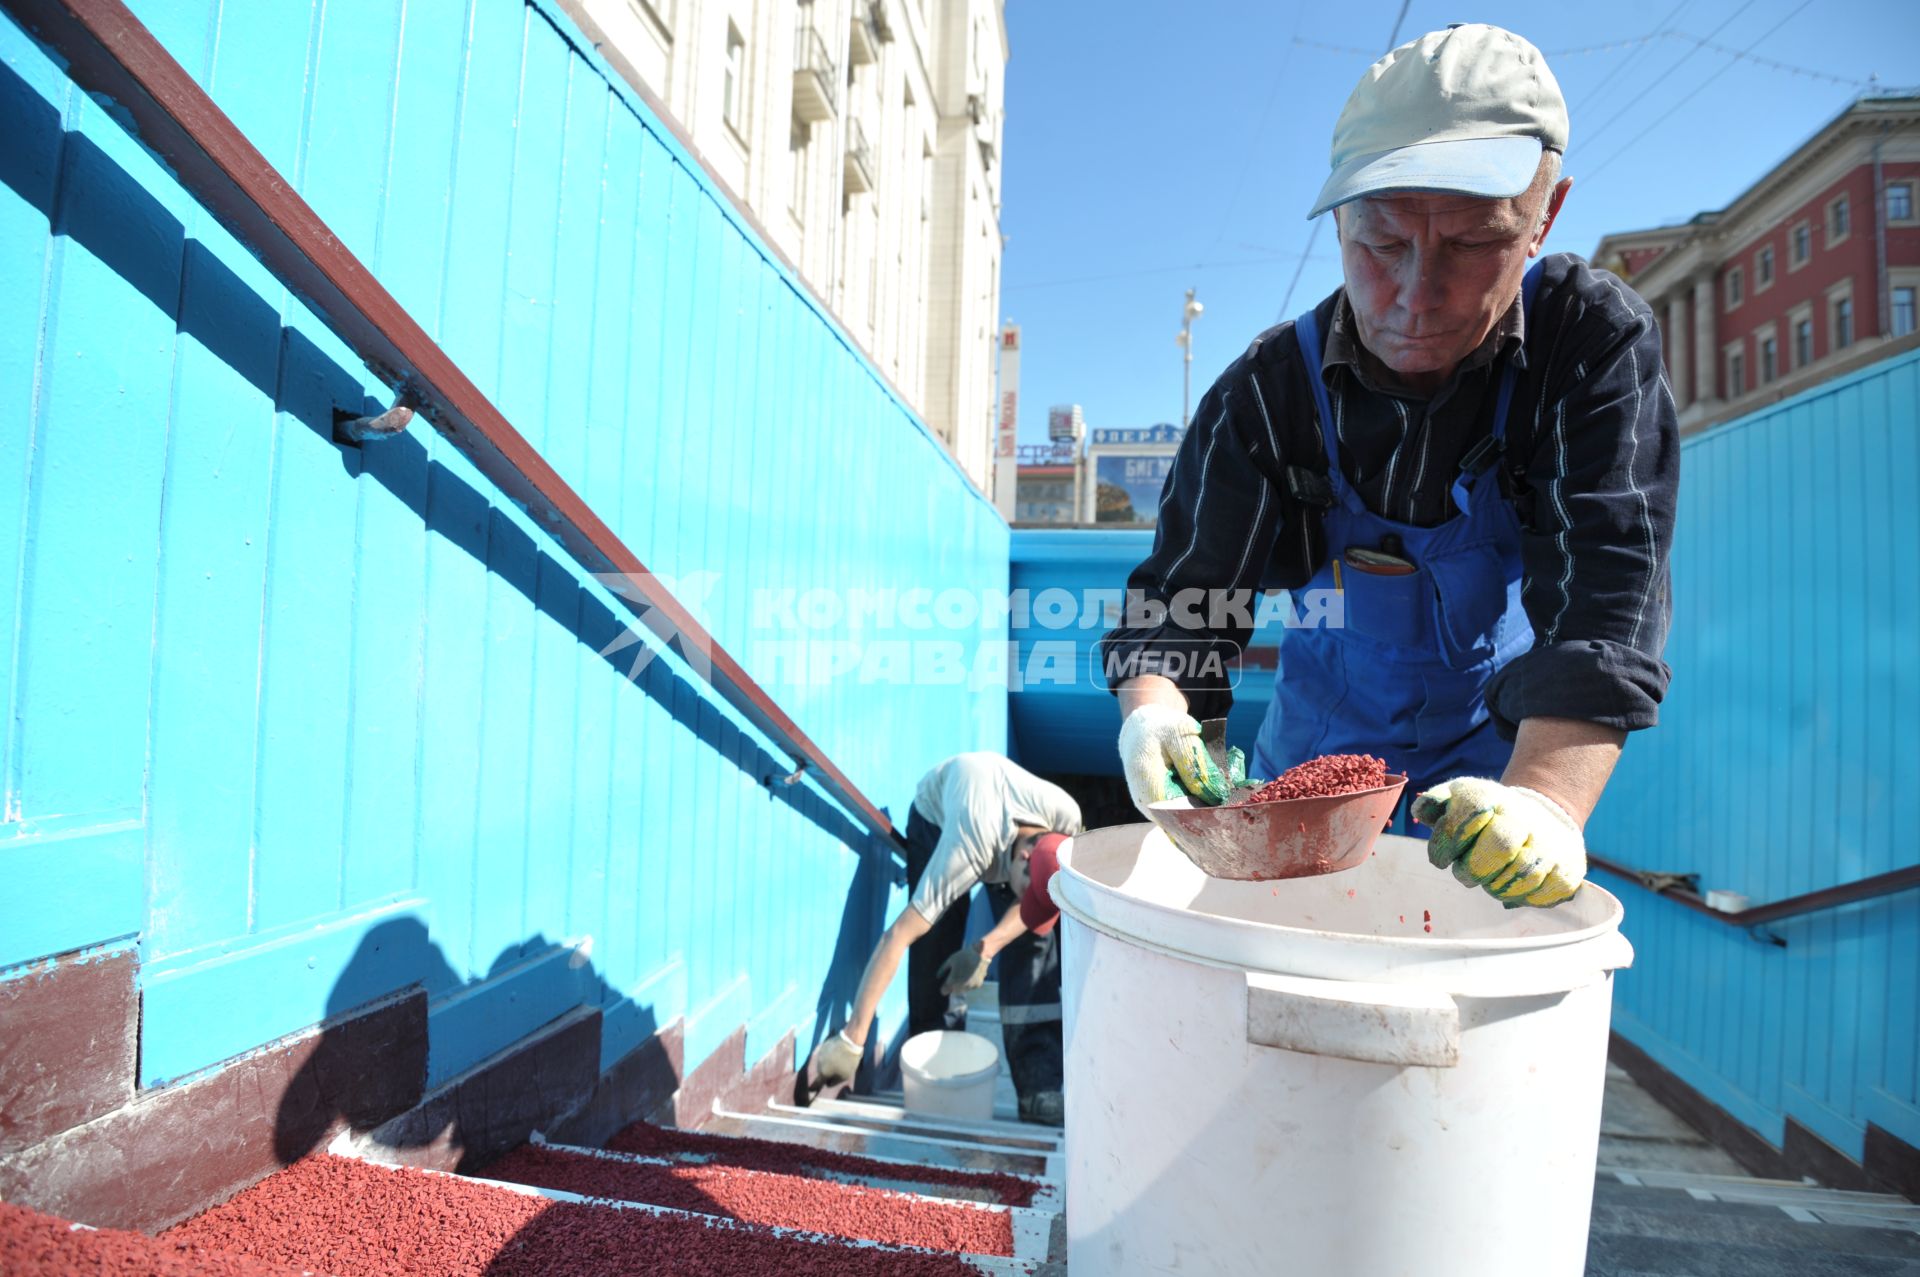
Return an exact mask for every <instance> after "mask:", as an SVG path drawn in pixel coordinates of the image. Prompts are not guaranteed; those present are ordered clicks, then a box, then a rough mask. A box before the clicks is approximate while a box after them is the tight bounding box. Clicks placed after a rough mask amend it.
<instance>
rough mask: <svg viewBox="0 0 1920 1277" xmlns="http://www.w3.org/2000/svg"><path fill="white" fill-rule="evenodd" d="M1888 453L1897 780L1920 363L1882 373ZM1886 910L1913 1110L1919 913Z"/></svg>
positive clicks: (1916, 581) (1892, 1069)
mask: <svg viewBox="0 0 1920 1277" xmlns="http://www.w3.org/2000/svg"><path fill="white" fill-rule="evenodd" d="M1887 379H1888V382H1889V386H1890V389H1889V393H1888V397H1887V398H1888V419H1887V435H1888V452H1887V466H1886V471H1887V475H1888V486H1889V487H1890V488H1891V490H1892V493H1893V495H1894V499H1893V501H1892V502H1891V504H1890V515H1891V518H1890V524H1891V527H1890V530H1889V533H1888V538H1887V539H1888V558H1889V559H1890V560H1891V562H1892V563H1893V564H1894V568H1893V572H1892V574H1891V577H1890V579H1889V580H1888V582H1887V591H1888V597H1889V598H1890V600H1891V601H1892V603H1893V608H1892V611H1891V614H1890V616H1889V632H1890V634H1891V635H1892V637H1893V640H1894V647H1893V650H1894V652H1895V653H1897V656H1896V659H1895V660H1894V662H1893V666H1894V668H1893V671H1892V675H1891V686H1892V691H1893V694H1892V695H1891V696H1890V697H1888V700H1889V701H1890V702H1891V703H1892V704H1893V705H1894V707H1895V709H1894V719H1893V721H1894V722H1895V723H1896V724H1897V728H1896V730H1895V731H1894V732H1893V741H1892V748H1891V750H1890V752H1889V754H1888V757H1887V760H1886V762H1887V768H1888V772H1889V774H1890V775H1891V776H1893V777H1894V778H1895V783H1896V784H1898V783H1900V782H1899V779H1898V778H1901V777H1911V776H1915V775H1920V740H1916V734H1915V732H1914V730H1913V723H1914V721H1915V718H1916V716H1920V670H1916V669H1915V668H1914V664H1913V662H1912V661H1911V660H1910V659H1907V657H1906V653H1907V652H1908V651H1910V650H1911V636H1913V635H1914V634H1920V506H1917V505H1916V503H1915V502H1914V500H1913V498H1912V494H1913V493H1914V492H1915V491H1920V364H1916V362H1915V361H1914V360H1913V359H1911V358H1909V359H1906V360H1902V361H1901V362H1900V363H1898V364H1896V365H1894V366H1893V367H1892V368H1890V369H1889V370H1888V373H1887ZM1912 824H1913V820H1912V815H1911V808H1910V807H1903V808H1902V810H1901V813H1900V817H1899V819H1898V821H1897V824H1896V830H1897V831H1904V832H1905V833H1906V834H1907V837H1906V838H1905V839H1904V840H1903V841H1902V844H1901V845H1902V846H1903V847H1905V848H1907V849H1908V850H1909V852H1910V849H1911V830H1912ZM1897 906H1898V907H1895V908H1892V909H1891V910H1890V911H1889V912H1890V917H1891V928H1890V930H1891V935H1890V952H1889V954H1888V968H1889V978H1888V982H1887V992H1888V996H1887V1003H1886V1007H1887V1047H1886V1071H1885V1078H1886V1082H1885V1085H1886V1088H1887V1090H1888V1091H1889V1092H1890V1093H1891V1094H1893V1095H1895V1096H1898V1097H1899V1098H1901V1099H1902V1100H1904V1101H1905V1102H1906V1103H1908V1104H1914V1105H1920V908H1916V907H1915V905H1914V903H1913V897H1912V896H1907V897H1905V898H1903V899H1901V900H1899V901H1898V902H1897Z"/></svg>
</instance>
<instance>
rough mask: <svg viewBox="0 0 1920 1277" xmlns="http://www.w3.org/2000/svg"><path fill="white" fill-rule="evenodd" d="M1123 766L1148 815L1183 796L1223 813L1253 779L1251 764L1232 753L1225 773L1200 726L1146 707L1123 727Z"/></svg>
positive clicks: (1162, 708) (1167, 709) (1163, 708)
mask: <svg viewBox="0 0 1920 1277" xmlns="http://www.w3.org/2000/svg"><path fill="white" fill-rule="evenodd" d="M1120 765H1121V767H1122V769H1123V770H1124V771H1125V772H1126V775H1127V791H1128V792H1129V793H1130V794H1132V795H1133V802H1134V805H1135V806H1136V807H1138V808H1140V810H1141V811H1142V812H1143V813H1144V812H1145V811H1146V809H1147V806H1148V804H1150V803H1158V802H1165V801H1166V800H1167V799H1169V798H1178V797H1180V796H1181V795H1182V794H1185V795H1186V796H1187V797H1189V798H1191V799H1192V800H1193V801H1194V802H1196V803H1199V804H1200V805H1201V806H1204V807H1218V806H1219V805H1220V804H1221V803H1223V802H1225V801H1226V800H1227V796H1228V795H1229V794H1231V793H1232V792H1233V789H1234V786H1236V785H1243V784H1245V783H1246V779H1247V763H1246V759H1245V758H1244V757H1243V756H1242V755H1241V753H1240V751H1239V750H1237V749H1232V750H1228V751H1227V765H1226V767H1225V768H1222V767H1221V766H1220V764H1218V763H1216V762H1215V761H1214V760H1213V756H1212V755H1211V754H1209V753H1208V752H1207V747H1206V743H1205V742H1204V741H1203V740H1201V738H1200V724H1199V722H1198V721H1197V720H1196V719H1194V718H1193V717H1192V716H1190V715H1188V714H1185V713H1183V712H1181V711H1180V710H1177V709H1175V708H1173V706H1171V705H1155V704H1147V705H1142V706H1140V707H1139V708H1138V709H1136V710H1134V711H1133V713H1131V714H1129V715H1127V718H1126V721H1125V722H1123V723H1122V724H1121V725H1120Z"/></svg>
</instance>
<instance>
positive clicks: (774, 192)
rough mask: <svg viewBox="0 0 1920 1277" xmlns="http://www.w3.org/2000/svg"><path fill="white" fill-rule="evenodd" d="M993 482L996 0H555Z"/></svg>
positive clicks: (999, 2)
mask: <svg viewBox="0 0 1920 1277" xmlns="http://www.w3.org/2000/svg"><path fill="white" fill-rule="evenodd" d="M562 4H563V6H564V7H565V8H566V9H567V10H568V11H569V12H570V14H571V16H573V17H574V19H575V20H576V21H578V22H579V23H580V24H581V26H582V27H583V28H584V29H585V30H586V32H587V34H588V35H589V36H590V37H591V38H593V39H594V40H595V41H596V42H598V44H599V46H600V51H601V53H602V54H604V55H605V56H606V57H607V59H608V60H609V61H610V62H611V63H612V64H613V65H614V66H615V67H616V68H617V69H618V70H619V71H620V72H621V73H622V74H623V75H625V76H626V77H627V78H628V79H629V80H630V81H631V82H632V83H633V84H634V85H635V86H636V87H638V88H639V89H640V90H641V91H642V93H643V94H644V95H645V96H647V97H648V98H650V99H651V100H652V101H653V102H654V103H655V104H656V106H657V107H658V108H659V109H660V110H661V111H662V112H663V114H665V115H666V116H667V117H668V119H669V120H670V122H671V123H672V124H673V125H674V126H675V127H676V128H677V129H678V130H679V132H680V133H681V135H682V138H683V140H685V141H686V142H687V144H688V146H689V149H691V150H692V151H693V152H694V154H695V155H696V156H697V157H698V158H699V159H700V161H701V163H703V164H704V165H705V166H706V167H707V169H708V171H709V172H711V173H712V174H713V176H715V177H716V178H718V179H719V181H720V182H721V183H722V184H723V185H724V186H725V187H726V188H727V189H728V191H729V192H730V193H731V194H732V196H733V198H734V200H735V202H736V203H738V204H739V205H740V206H741V207H742V208H743V209H745V211H746V212H747V214H748V215H749V217H750V218H751V220H753V221H754V222H755V223H757V224H758V226H759V227H760V229H761V232H762V234H763V235H764V236H765V237H766V238H767V240H768V241H769V242H771V243H772V245H773V246H774V248H775V249H776V250H778V251H779V252H780V253H781V254H782V255H784V256H785V257H786V259H787V261H788V262H789V263H790V264H791V265H792V266H793V267H794V268H795V270H796V271H797V272H798V273H799V275H800V277H801V279H802V280H803V281H804V282H805V283H806V285H807V286H808V287H809V288H810V289H812V291H813V293H814V295H815V296H816V297H817V298H819V300H820V301H821V302H823V303H824V304H825V305H826V306H827V308H828V309H829V310H831V311H832V312H833V314H834V316H835V317H836V318H837V319H838V320H839V322H840V324H841V326H842V327H843V328H845V330H846V331H847V332H848V334H850V335H851V336H852V338H853V340H854V341H855V342H857V343H858V344H859V345H860V346H861V347H862V348H863V349H864V350H865V352H866V354H867V355H868V357H869V358H870V359H871V360H872V361H873V363H874V364H875V366H877V367H878V368H879V369H880V371H881V372H882V374H884V375H885V376H886V377H887V378H888V380H890V381H891V382H892V383H893V386H894V388H895V389H896V390H897V391H898V392H899V393H900V395H901V397H902V398H904V399H905V400H906V401H907V402H908V403H909V404H911V405H912V406H913V407H914V409H915V410H916V411H918V412H919V413H920V415H921V417H922V418H923V419H924V420H925V421H926V423H927V424H928V425H929V426H930V427H931V428H932V429H933V431H934V432H935V433H936V434H937V435H938V436H939V437H940V439H941V440H942V442H944V443H945V444H946V446H947V448H948V449H949V450H950V451H951V452H952V453H953V455H954V457H955V459H956V460H957V461H958V462H959V463H960V465H961V467H962V469H964V470H965V471H966V473H967V475H968V476H969V477H970V478H971V479H972V480H973V482H974V483H975V484H976V485H977V486H979V487H980V488H981V490H982V491H986V490H987V489H988V487H989V484H990V482H991V470H992V457H991V456H990V452H991V448H992V442H993V429H992V427H993V411H994V393H993V391H994V386H993V381H994V351H995V344H996V341H997V338H998V315H999V309H1000V250H1001V244H1000V179H1001V162H1000V154H1001V151H1000V148H1001V138H1002V135H1003V120H1004V113H1003V110H1002V104H1003V102H1004V98H1005V83H1006V65H1007V54H1008V49H1007V28H1006V12H1005V0H562Z"/></svg>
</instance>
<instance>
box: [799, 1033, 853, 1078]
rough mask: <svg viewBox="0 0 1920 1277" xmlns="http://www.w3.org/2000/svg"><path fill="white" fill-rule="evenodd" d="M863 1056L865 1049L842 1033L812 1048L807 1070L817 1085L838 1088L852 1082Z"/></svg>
mask: <svg viewBox="0 0 1920 1277" xmlns="http://www.w3.org/2000/svg"><path fill="white" fill-rule="evenodd" d="M865 1054H866V1048H864V1047H862V1046H860V1045H859V1044H858V1043H857V1042H855V1041H854V1040H853V1039H852V1038H849V1037H848V1036H847V1035H846V1033H845V1032H844V1031H842V1032H839V1033H836V1034H834V1035H833V1036H832V1037H830V1038H828V1039H827V1040H826V1041H825V1042H822V1043H821V1044H820V1045H819V1046H816V1047H815V1048H813V1059H812V1060H811V1061H810V1062H809V1064H808V1068H809V1070H810V1071H811V1072H812V1073H813V1076H814V1079H815V1081H817V1082H818V1083H819V1085H821V1086H839V1085H841V1084H842V1083H845V1082H851V1081H853V1075H854V1074H855V1073H858V1072H859V1071H860V1057H861V1056H863V1055H865Z"/></svg>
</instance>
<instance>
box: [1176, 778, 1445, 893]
mask: <svg viewBox="0 0 1920 1277" xmlns="http://www.w3.org/2000/svg"><path fill="white" fill-rule="evenodd" d="M1406 784H1407V778H1406V777H1405V776H1404V775H1390V776H1388V777H1387V783H1386V784H1385V785H1383V786H1381V787H1379V788H1378V789H1361V790H1356V791H1354V792H1353V793H1348V794H1334V795H1331V796H1329V797H1325V798H1283V799H1280V800H1278V801H1276V802H1267V803H1240V804H1236V805H1232V806H1226V807H1195V806H1194V805H1193V804H1192V803H1191V802H1190V801H1188V800H1187V799H1185V798H1176V799H1173V800H1172V801H1170V802H1161V803H1154V804H1153V805H1152V806H1151V807H1150V808H1149V809H1148V811H1149V814H1150V815H1151V816H1152V817H1153V819H1154V822H1155V823H1156V824H1158V825H1159V826H1160V828H1161V829H1162V830H1163V831H1164V832H1165V833H1166V835H1167V837H1168V838H1170V839H1171V840H1172V841H1173V845H1174V846H1176V847H1178V848H1179V849H1180V850H1181V851H1183V852H1185V853H1186V856H1187V859H1188V860H1191V861H1192V862H1193V863H1194V864H1195V865H1197V866H1199V868H1200V869H1201V871H1202V872H1204V873H1206V874H1207V875H1208V876H1210V877H1214V878H1236V879H1240V880H1243V881H1265V880H1267V879H1269V878H1307V877H1311V876H1313V875H1314V874H1327V873H1338V872H1339V871H1340V870H1342V869H1351V868H1353V867H1354V866H1355V865H1357V864H1359V863H1360V862H1361V861H1363V860H1365V859H1366V858H1367V856H1368V854H1369V853H1370V852H1372V850H1373V844H1374V840H1375V839H1377V838H1379V837H1380V834H1381V831H1382V830H1384V829H1385V828H1386V825H1387V822H1388V821H1389V820H1391V819H1392V817H1393V808H1394V804H1395V803H1397V802H1399V801H1400V791H1401V790H1402V789H1404V788H1406Z"/></svg>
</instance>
